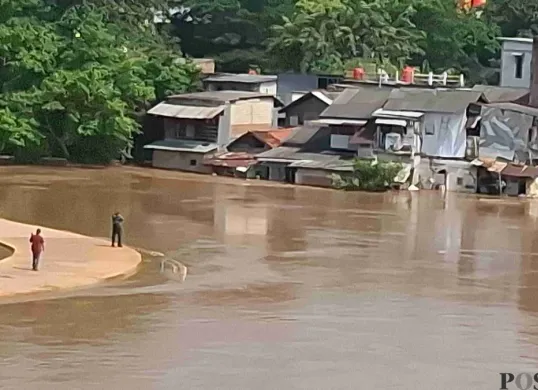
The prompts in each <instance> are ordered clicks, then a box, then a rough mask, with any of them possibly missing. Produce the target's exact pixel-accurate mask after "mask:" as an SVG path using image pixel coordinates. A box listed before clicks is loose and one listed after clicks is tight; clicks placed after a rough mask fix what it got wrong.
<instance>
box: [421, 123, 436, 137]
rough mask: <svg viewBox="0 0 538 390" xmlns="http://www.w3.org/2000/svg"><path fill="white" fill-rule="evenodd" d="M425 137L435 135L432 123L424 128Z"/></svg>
mask: <svg viewBox="0 0 538 390" xmlns="http://www.w3.org/2000/svg"><path fill="white" fill-rule="evenodd" d="M424 131H425V132H426V134H427V135H434V134H435V126H434V125H433V123H428V124H427V125H426V126H425V130H424Z"/></svg>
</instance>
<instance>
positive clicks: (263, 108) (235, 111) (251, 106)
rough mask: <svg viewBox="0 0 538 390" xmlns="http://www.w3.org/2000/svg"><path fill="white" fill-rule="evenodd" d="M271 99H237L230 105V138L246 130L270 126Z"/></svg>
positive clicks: (271, 114) (271, 122)
mask: <svg viewBox="0 0 538 390" xmlns="http://www.w3.org/2000/svg"><path fill="white" fill-rule="evenodd" d="M273 106H274V101H273V99H248V100H239V101H238V102H235V103H234V104H232V106H231V112H230V125H231V133H230V136H231V137H232V138H235V137H238V136H240V135H242V134H244V133H245V132H247V131H248V130H253V129H263V128H270V127H271V126H272V125H273V112H274V110H273Z"/></svg>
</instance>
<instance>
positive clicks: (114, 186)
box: [0, 167, 538, 390]
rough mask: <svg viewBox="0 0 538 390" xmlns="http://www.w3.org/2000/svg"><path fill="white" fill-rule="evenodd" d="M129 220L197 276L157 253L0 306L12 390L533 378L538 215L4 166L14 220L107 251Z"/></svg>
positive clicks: (395, 384) (134, 234)
mask: <svg viewBox="0 0 538 390" xmlns="http://www.w3.org/2000/svg"><path fill="white" fill-rule="evenodd" d="M116 210H119V211H121V212H122V214H123V215H124V216H125V217H126V235H127V241H128V244H130V245H132V246H135V247H142V248H146V249H148V250H154V251H159V252H163V253H164V254H165V255H166V258H168V259H176V260H179V261H181V262H183V263H184V264H186V265H187V266H188V267H189V274H188V276H187V278H186V279H185V281H184V282H181V281H179V280H178V278H177V277H176V276H175V274H173V273H171V272H169V271H166V272H164V273H161V272H160V262H161V258H150V257H148V258H146V259H145V261H144V263H143V266H142V267H141V270H140V272H139V273H138V274H137V275H136V276H134V277H132V278H130V279H129V280H126V281H122V282H111V283H109V284H105V285H103V286H99V287H96V288H93V289H88V290H82V291H76V292H71V293H64V294H62V295H61V296H54V297H43V299H41V300H38V301H34V302H4V304H3V305H1V306H0V388H1V389H17V390H18V389H24V390H26V389H29V390H31V389H39V390H45V389H47V390H48V389H51V390H52V389H54V390H57V389H82V390H85V389H158V390H160V389H163V390H164V389H167V390H168V389H174V390H175V389H178V388H183V389H230V390H237V389H259V390H262V389H263V390H265V389H279V390H287V389H320V390H321V389H324V390H325V389H361V390H362V389H364V390H367V389H368V390H369V389H413V390H414V389H428V390H432V389H484V390H486V389H499V388H500V376H499V373H500V372H515V373H517V372H522V371H530V372H533V371H537V370H538V369H537V367H538V366H537V364H538V240H537V238H538V225H537V217H538V201H534V202H531V201H520V200H517V199H514V200H507V201H503V202H501V201H498V200H495V199H489V200H488V199H478V198H476V197H474V196H452V195H451V196H448V197H447V198H446V199H443V198H442V197H441V196H440V195H439V194H436V193H413V194H410V193H387V194H362V193H361V194H359V193H342V192H337V191H331V190H323V189H310V188H305V187H302V188H300V187H299V188H296V187H286V186H280V185H272V184H263V185H257V184H256V183H254V184H249V183H247V182H244V181H234V180H227V179H222V178H212V177H200V176H191V175H184V174H179V173H172V172H155V171H152V170H143V169H135V168H114V169H107V170H76V169H52V168H23V167H16V168H3V169H0V215H1V216H2V217H5V218H9V219H14V220H16V221H20V222H25V223H31V224H34V223H37V222H39V223H40V224H43V225H45V226H50V227H54V228H59V229H66V230H71V231H74V232H77V233H81V234H86V235H91V236H98V237H103V236H108V234H109V225H108V224H109V219H110V215H111V214H112V212H114V211H116ZM1 254H2V253H0V255H1ZM44 266H45V267H46V260H45V264H44Z"/></svg>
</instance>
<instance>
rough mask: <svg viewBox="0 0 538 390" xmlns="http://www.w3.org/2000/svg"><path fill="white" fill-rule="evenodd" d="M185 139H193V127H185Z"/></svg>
mask: <svg viewBox="0 0 538 390" xmlns="http://www.w3.org/2000/svg"><path fill="white" fill-rule="evenodd" d="M185 132H186V134H185V135H186V137H187V138H194V126H193V125H187V127H186V128H185Z"/></svg>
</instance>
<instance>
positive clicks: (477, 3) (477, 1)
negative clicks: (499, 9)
mask: <svg viewBox="0 0 538 390" xmlns="http://www.w3.org/2000/svg"><path fill="white" fill-rule="evenodd" d="M471 4H472V7H473V8H478V7H484V6H485V5H486V0H472V2H471Z"/></svg>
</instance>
